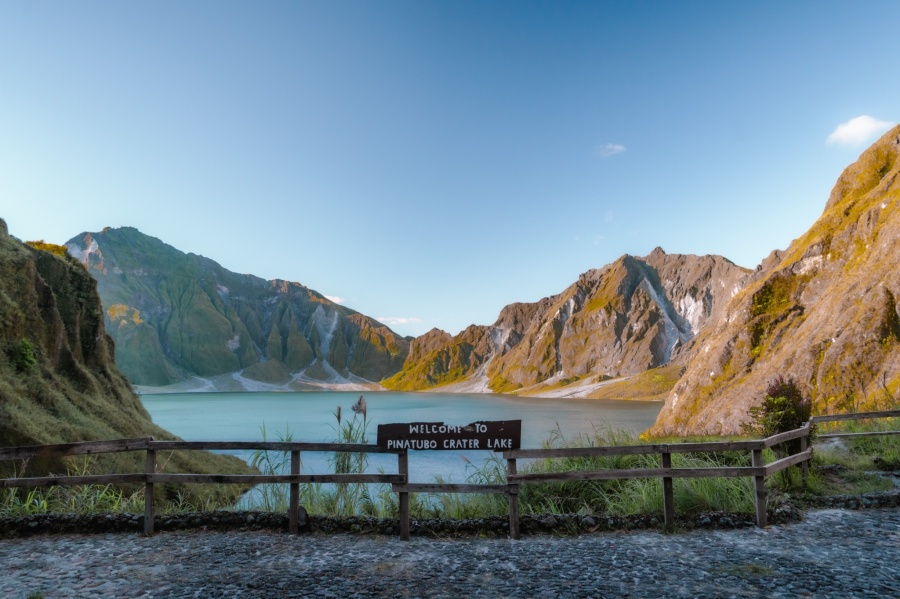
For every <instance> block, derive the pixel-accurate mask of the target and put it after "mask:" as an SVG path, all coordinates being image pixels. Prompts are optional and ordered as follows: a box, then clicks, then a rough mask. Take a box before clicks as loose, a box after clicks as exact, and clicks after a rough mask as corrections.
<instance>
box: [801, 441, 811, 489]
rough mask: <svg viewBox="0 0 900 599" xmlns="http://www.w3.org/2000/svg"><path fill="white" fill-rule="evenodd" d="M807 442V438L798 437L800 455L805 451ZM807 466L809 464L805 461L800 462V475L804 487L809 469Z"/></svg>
mask: <svg viewBox="0 0 900 599" xmlns="http://www.w3.org/2000/svg"><path fill="white" fill-rule="evenodd" d="M808 440H809V437H808V436H807V437H800V453H803V452H804V451H806V448H807V443H808ZM808 466H809V463H808V462H807V461H806V460H804V461H802V462H800V474H801V476H802V477H803V484H804V485H805V484H806V477H807V471H808V469H809V468H808Z"/></svg>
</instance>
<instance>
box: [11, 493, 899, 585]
mask: <svg viewBox="0 0 900 599" xmlns="http://www.w3.org/2000/svg"><path fill="white" fill-rule="evenodd" d="M0 564H2V569H3V570H4V571H5V572H6V573H5V575H3V577H2V578H0V596H2V597H11V598H20V597H21V598H26V597H28V596H29V595H31V594H33V593H42V594H43V596H44V597H46V598H51V597H548V598H549V597H573V598H575V597H804V596H809V597H842V598H843V597H868V596H873V597H887V596H893V597H900V510H898V509H871V510H860V511H851V510H844V509H826V510H816V511H812V512H810V513H808V514H807V517H806V518H805V519H804V521H803V522H801V523H798V524H790V525H785V526H771V527H769V528H767V529H765V530H760V529H756V528H751V529H739V530H730V531H715V530H698V531H693V532H688V533H681V534H672V535H664V534H660V533H656V532H621V533H602V534H590V535H584V536H579V537H549V536H527V537H525V538H523V539H522V540H521V541H511V540H506V539H475V538H468V539H459V538H457V539H448V540H440V539H430V538H423V537H413V539H412V540H411V541H409V542H406V543H404V542H401V541H399V540H398V539H397V538H396V537H388V536H380V535H371V536H358V535H346V534H344V535H300V536H291V535H288V534H284V533H278V532H270V531H250V532H202V531H188V532H164V533H160V534H157V535H155V536H153V537H144V536H142V535H138V534H133V533H123V534H102V535H60V536H36V537H31V538H15V539H7V540H0ZM38 596H40V595H38Z"/></svg>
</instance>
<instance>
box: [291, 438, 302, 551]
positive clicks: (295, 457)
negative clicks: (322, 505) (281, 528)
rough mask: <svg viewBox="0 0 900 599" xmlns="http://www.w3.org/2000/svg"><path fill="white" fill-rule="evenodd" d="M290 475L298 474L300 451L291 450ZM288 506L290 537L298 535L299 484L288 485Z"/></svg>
mask: <svg viewBox="0 0 900 599" xmlns="http://www.w3.org/2000/svg"><path fill="white" fill-rule="evenodd" d="M291 474H292V475H297V474H300V451H299V450H297V449H292V450H291ZM290 489H291V492H290V499H289V502H290V505H289V506H288V531H289V532H290V533H291V534H292V535H296V534H300V483H298V482H292V483H291V484H290Z"/></svg>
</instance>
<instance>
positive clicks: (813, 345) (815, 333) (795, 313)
mask: <svg viewBox="0 0 900 599" xmlns="http://www.w3.org/2000/svg"><path fill="white" fill-rule="evenodd" d="M898 260H900V126H898V127H895V128H893V129H892V130H891V131H889V132H887V133H886V134H885V135H884V136H883V137H881V139H879V140H878V141H877V142H875V143H874V144H873V145H872V146H871V147H869V148H868V149H866V150H865V151H864V152H863V153H862V154H861V155H860V157H859V158H858V160H856V161H855V162H854V163H853V164H851V165H850V166H848V167H847V168H846V169H845V170H844V171H843V172H842V173H841V175H840V177H839V178H838V180H837V182H836V183H835V186H834V189H833V191H832V192H831V194H830V196H829V198H828V201H827V203H826V206H825V209H824V210H823V212H822V215H821V216H820V217H819V218H818V219H817V220H816V222H815V223H814V224H813V225H812V226H811V227H810V228H809V230H808V231H807V232H805V233H804V234H803V235H801V236H800V237H799V238H797V239H796V240H794V241H793V242H792V243H791V244H790V245H789V247H788V248H787V249H786V250H784V251H779V250H776V251H773V252H772V253H771V254H770V255H769V256H768V257H767V258H766V259H765V260H764V261H763V262H762V263H761V264H760V266H759V267H758V268H757V270H756V271H755V272H754V273H753V274H752V275H751V276H750V277H749V278H748V280H747V282H746V285H745V287H744V289H743V290H742V291H741V292H740V293H739V294H737V295H736V296H735V297H734V298H733V300H732V302H730V303H729V305H728V306H727V309H726V312H725V314H724V317H723V318H722V319H721V321H720V323H719V325H718V326H717V327H715V328H714V329H710V330H708V331H706V332H705V333H704V334H703V335H702V336H701V337H699V338H698V339H697V340H696V341H695V343H696V344H697V345H698V346H699V347H701V348H702V351H697V352H695V353H694V356H693V359H692V360H691V363H690V364H689V365H688V367H687V369H686V372H685V374H684V375H683V376H682V378H681V379H680V380H679V382H678V383H677V384H676V385H675V387H674V388H673V390H672V393H671V394H670V396H669V398H668V399H667V400H666V402H665V404H664V406H663V409H662V411H661V412H660V416H659V418H658V420H657V422H656V424H655V425H654V426H653V427H652V428H651V430H650V433H651V434H655V435H673V434H674V435H678V434H686V433H691V434H734V433H738V432H740V430H741V425H742V424H743V423H744V422H746V419H747V410H748V409H749V408H750V407H752V406H753V405H757V404H758V403H759V402H760V401H761V400H762V397H763V396H764V391H765V387H766V384H767V382H768V381H769V380H770V379H771V378H773V377H774V376H775V375H777V374H784V375H786V376H792V377H794V378H795V379H796V380H797V383H798V386H799V387H800V389H801V391H802V392H803V394H804V396H806V397H809V398H810V399H811V400H812V402H813V404H814V411H815V412H816V413H830V412H836V411H838V412H840V411H855V410H859V409H875V408H879V407H883V406H884V405H890V404H891V403H892V402H893V400H892V399H891V398H892V396H896V393H897V389H898V388H900V311H898V308H897V300H896V298H897V297H898V296H900V278H898V276H897V274H896V273H897V266H896V265H897V263H898ZM885 402H887V404H885Z"/></svg>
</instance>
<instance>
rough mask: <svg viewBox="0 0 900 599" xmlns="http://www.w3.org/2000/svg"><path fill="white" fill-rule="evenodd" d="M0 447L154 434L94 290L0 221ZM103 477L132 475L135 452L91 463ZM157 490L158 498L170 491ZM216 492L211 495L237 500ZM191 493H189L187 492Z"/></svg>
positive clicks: (229, 464) (226, 469)
mask: <svg viewBox="0 0 900 599" xmlns="http://www.w3.org/2000/svg"><path fill="white" fill-rule="evenodd" d="M0 355H2V356H3V357H4V359H3V360H0V446H19V445H43V444H55V443H71V442H78V441H90V440H104V439H116V438H132V437H145V436H153V437H155V438H157V439H162V440H166V439H170V440H176V439H177V438H176V437H175V436H174V435H172V434H171V433H169V432H167V431H165V430H163V429H162V428H160V427H159V426H156V425H155V424H154V423H153V422H152V421H151V418H150V415H149V414H148V413H147V411H146V410H145V409H144V407H143V405H142V404H141V401H140V399H139V398H138V397H137V395H135V394H134V392H133V391H132V388H131V385H130V384H129V381H128V380H127V379H126V378H125V377H124V376H123V375H122V373H121V371H120V370H119V369H118V368H117V366H116V363H115V344H114V342H113V340H112V339H111V338H110V336H109V335H108V334H107V332H106V329H105V326H104V320H103V312H102V308H101V304H100V298H99V295H98V293H97V283H96V281H95V280H94V279H93V278H92V277H91V276H90V275H89V274H88V272H87V271H86V270H85V269H84V268H83V267H82V265H81V264H80V263H78V262H77V261H76V260H74V259H73V258H72V257H71V256H69V255H68V254H66V252H65V251H64V249H63V248H62V247H61V246H54V245H52V244H45V243H43V242H29V243H28V244H26V243H22V242H21V241H19V240H18V239H16V238H15V237H13V236H12V235H10V234H9V231H8V229H7V226H6V222H5V221H3V219H0ZM91 460H96V461H97V462H98V464H99V466H100V468H101V471H102V470H106V471H116V472H135V471H139V470H140V469H142V468H143V467H144V459H143V456H141V455H138V453H134V452H129V453H120V454H109V455H100V456H92V457H91ZM171 465H172V467H173V468H179V469H180V470H179V471H182V472H188V471H189V472H196V473H220V474H221V473H241V474H243V473H248V472H249V468H248V467H247V465H246V463H244V462H243V461H242V460H240V459H238V458H235V457H232V456H222V455H213V454H210V453H206V452H192V453H191V454H190V455H175V456H173V457H172V459H171ZM71 466H72V463H71V462H67V461H59V460H45V459H43V458H36V459H33V460H29V461H27V462H26V463H24V464H13V463H12V462H9V461H7V462H4V463H2V464H0V472H3V473H5V474H4V475H13V474H11V472H12V471H14V470H16V469H18V475H23V474H24V473H28V474H30V475H46V474H48V473H50V472H55V473H56V474H59V473H60V472H65V471H66V470H67V468H70V467H71ZM166 489H168V491H167V490H165V489H163V486H160V488H159V492H160V493H164V492H169V491H172V492H174V490H173V488H171V487H169V486H166ZM238 493H239V490H237V489H234V488H228V489H226V488H225V487H222V488H221V489H219V490H218V491H216V494H217V495H221V496H222V497H225V498H230V499H234V498H236V496H237V494H238ZM188 494H189V495H190V494H191V491H188Z"/></svg>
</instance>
